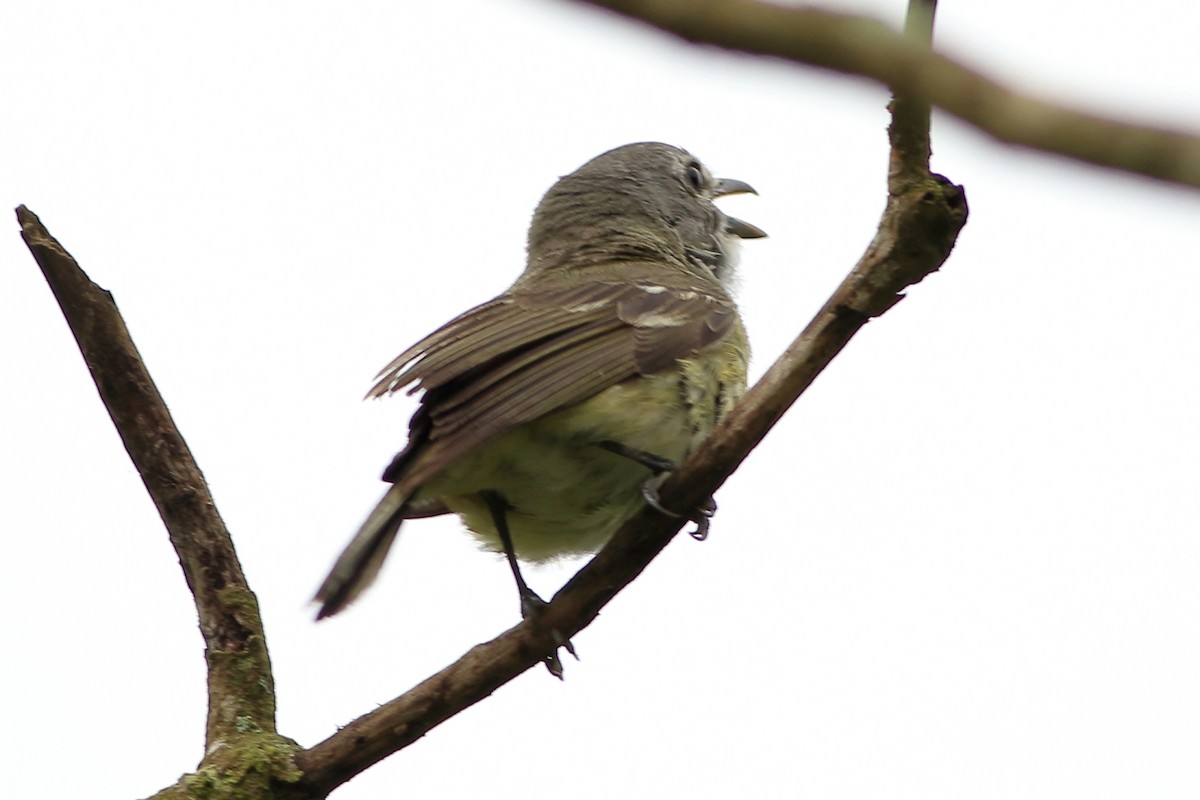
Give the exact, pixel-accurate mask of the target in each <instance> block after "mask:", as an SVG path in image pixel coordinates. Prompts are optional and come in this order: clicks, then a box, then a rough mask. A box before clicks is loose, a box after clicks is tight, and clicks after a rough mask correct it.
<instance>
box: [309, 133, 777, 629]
mask: <svg viewBox="0 0 1200 800" xmlns="http://www.w3.org/2000/svg"><path fill="white" fill-rule="evenodd" d="M742 192H754V190H753V189H752V188H751V187H750V185H749V184H746V183H743V182H742V181H737V180H729V179H724V180H721V179H716V178H713V177H712V175H711V174H710V173H709V171H708V170H707V169H706V168H705V167H704V166H703V165H702V164H701V163H700V162H699V161H698V160H696V158H695V157H694V156H692V155H690V154H689V153H688V152H687V151H685V150H681V149H679V148H677V147H672V146H670V145H666V144H659V143H653V142H650V143H641V144H630V145H626V146H624V147H619V148H617V149H615V150H610V151H609V152H607V153H604V154H603V155H600V156H598V157H596V158H594V159H592V160H591V161H589V162H588V163H586V164H584V165H583V166H582V167H580V168H579V169H577V170H576V171H575V172H572V173H571V174H570V175H567V176H566V177H564V178H561V179H560V180H559V181H558V182H557V183H555V184H554V186H553V187H551V189H550V190H549V191H548V192H547V193H546V195H545V197H543V198H542V201H541V203H540V204H539V205H538V207H537V210H536V211H535V212H534V215H533V222H532V225H531V226H530V229H529V240H528V259H527V263H526V266H525V271H524V272H523V273H522V274H521V276H520V277H519V278H518V279H517V281H516V283H514V284H513V285H512V286H511V287H510V288H509V289H508V290H507V291H505V292H504V293H503V294H501V295H500V296H498V297H496V298H495V299H494V300H490V301H488V302H486V303H484V304H483V305H480V306H476V307H475V308H473V309H471V310H470V311H467V312H466V313H464V314H462V315H461V316H459V317H456V318H455V319H453V320H451V321H450V322H448V323H446V324H445V325H443V326H442V327H441V328H439V329H438V330H436V331H434V332H433V333H431V334H430V335H429V336H426V337H425V338H424V339H422V340H421V341H419V342H417V343H416V344H414V345H413V346H412V347H410V348H408V349H407V350H405V351H404V352H403V353H401V354H400V355H399V356H397V357H396V359H395V360H394V361H392V363H391V364H389V365H388V366H387V367H385V368H384V369H383V371H382V372H380V374H379V376H378V378H379V381H378V383H376V384H375V387H374V388H373V389H372V390H371V391H370V393H369V395H368V396H370V397H383V396H384V395H388V394H391V393H393V392H396V391H399V390H401V389H403V388H405V387H411V388H409V390H408V392H409V394H412V393H414V392H417V391H422V392H423V395H422V397H421V400H420V405H419V407H418V409H417V411H416V413H415V414H414V415H413V417H412V420H411V421H410V422H409V438H408V444H407V446H405V448H404V449H403V450H402V451H400V453H399V454H398V455H397V456H396V457H395V459H394V460H393V461H392V463H391V465H390V466H389V467H388V468H387V470H386V471H385V472H384V474H383V479H384V480H385V481H387V482H389V483H391V484H392V485H391V488H389V489H388V490H387V493H386V494H385V495H384V497H383V500H381V501H380V503H379V505H378V506H377V507H376V508H375V510H374V511H372V512H371V514H370V515H369V516H368V517H367V520H366V522H364V523H363V525H362V527H361V528H360V529H359V531H358V533H357V534H356V535H355V536H354V538H353V540H351V542H350V544H349V545H348V546H347V547H346V549H345V551H344V552H343V553H342V555H341V557H339V558H338V560H337V563H336V564H334V566H333V569H332V571H331V572H330V573H329V576H328V577H327V578H326V579H325V582H324V583H323V584H322V585H321V588H320V590H319V591H318V592H317V596H316V600H317V602H318V603H320V610H319V612H318V615H317V616H318V619H320V618H322V617H327V616H330V615H332V614H336V613H337V612H339V611H341V610H342V609H343V608H345V607H346V606H347V605H348V604H349V603H350V602H351V601H353V600H354V599H355V598H356V597H358V595H359V594H360V593H361V592H362V591H363V590H364V589H365V588H366V587H367V586H369V585H370V583H371V582H372V581H373V580H374V579H375V576H376V575H377V574H378V572H379V568H380V566H381V565H382V563H383V560H384V557H385V556H386V555H387V552H388V549H389V548H390V547H391V545H392V543H393V542H394V541H395V539H396V534H397V532H398V531H399V530H400V525H401V523H402V522H403V521H404V520H405V519H411V518H415V517H427V516H434V515H437V514H443V513H450V512H453V513H455V514H457V515H458V516H459V517H460V518H461V519H462V520H463V522H464V523H465V524H466V527H467V528H468V530H470V532H471V533H472V534H474V535H475V536H476V537H477V538H478V539H480V540H481V541H482V542H483V543H484V544H485V545H486V546H487V547H489V548H491V549H493V550H496V551H499V552H503V553H504V554H505V555H506V557H507V559H508V562H509V565H510V566H511V568H512V571H513V574H514V576H515V577H516V580H517V586H518V590H519V591H520V594H521V610H522V614H523V615H526V616H528V615H529V614H530V613H532V612H534V611H536V609H537V608H538V607H539V606H540V605H542V604H543V601H542V600H541V599H540V598H538V596H537V595H536V594H534V593H533V592H532V591H531V590H530V589H529V587H528V586H527V585H526V584H525V581H524V579H523V578H522V577H521V572H520V569H519V567H518V565H517V560H518V559H520V560H522V561H526V562H531V563H538V562H545V561H547V560H550V559H554V558H556V557H559V556H566V555H573V554H581V553H590V552H594V551H595V550H597V549H599V548H600V547H601V546H602V545H603V544H604V543H605V542H606V541H608V539H609V538H610V537H611V536H612V534H613V533H614V532H615V531H616V530H617V528H619V527H620V526H621V524H622V523H623V522H625V521H626V520H627V519H629V518H630V517H631V516H633V514H634V513H635V512H636V511H637V510H638V509H639V508H640V507H641V506H642V504H643V503H645V502H647V501H650V502H652V503H653V502H654V501H655V497H656V495H655V493H654V487H655V485H656V484H655V483H654V481H655V477H656V476H658V475H661V474H662V473H665V472H667V471H669V470H670V469H671V468H672V467H673V466H674V464H676V463H678V462H679V461H680V460H681V459H683V458H684V456H686V455H687V454H688V453H689V452H690V451H691V450H692V449H693V448H695V447H696V445H697V444H698V443H699V442H700V441H701V440H703V439H704V438H705V437H706V436H707V435H708V434H709V433H710V432H711V431H712V429H713V427H714V426H715V425H716V424H717V422H718V421H719V420H720V419H721V418H722V417H723V416H724V415H725V413H726V412H727V411H728V410H729V409H730V407H731V406H732V405H733V403H734V402H735V401H736V400H737V399H738V397H740V396H741V394H742V393H743V392H744V391H745V388H746V364H747V360H748V358H749V345H748V343H747V341H746V333H745V330H744V329H743V327H742V321H741V318H740V317H739V316H738V311H737V307H736V306H735V305H734V302H733V299H732V298H731V296H730V292H729V283H730V280H731V277H732V273H733V270H734V267H735V265H736V261H737V253H736V250H737V247H736V245H737V239H739V238H742V239H752V238H758V237H761V236H765V235H766V234H765V233H763V232H762V231H761V230H759V229H758V228H756V227H754V226H753V225H750V224H749V223H746V222H742V221H741V220H738V219H735V218H733V217H730V216H727V215H725V214H724V213H722V212H721V211H720V210H719V209H718V208H717V207H716V206H714V205H713V202H712V201H713V199H714V198H717V197H721V196H723V195H729V194H738V193H742ZM668 513H669V512H668ZM564 644H565V643H564Z"/></svg>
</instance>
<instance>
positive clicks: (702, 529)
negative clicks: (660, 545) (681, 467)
mask: <svg viewBox="0 0 1200 800" xmlns="http://www.w3.org/2000/svg"><path fill="white" fill-rule="evenodd" d="M668 474H669V473H663V474H661V475H655V476H653V477H652V478H650V479H649V480H648V481H646V482H645V483H643V484H642V497H643V498H644V499H645V500H646V505H648V506H650V507H651V508H653V509H654V510H655V511H657V512H659V513H660V514H665V515H667V516H668V517H675V518H676V519H678V518H680V517H687V518H688V519H690V520H691V521H692V522H694V523H696V529H695V530H694V531H688V535H689V536H691V537H692V538H693V539H695V540H696V541H698V542H703V541H704V540H705V539H707V538H708V528H709V520H711V519H712V517H713V514H716V513H717V501H716V499H715V498H713V497H709V498H708V499H707V500H705V501H704V503H703V504H701V505H700V507H699V508H697V509H696V510H694V511H693V512H692V513H691V514H678V513H676V512H674V511H672V510H671V509H669V508H667V507H666V506H664V505H663V504H662V502H661V501H660V500H659V497H658V487H659V486H660V485H662V482H663V480H665V479H666V477H667V475H668Z"/></svg>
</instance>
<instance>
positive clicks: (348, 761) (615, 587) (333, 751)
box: [296, 0, 967, 794]
mask: <svg viewBox="0 0 1200 800" xmlns="http://www.w3.org/2000/svg"><path fill="white" fill-rule="evenodd" d="M934 4H935V2H934V0H912V4H911V5H910V8H912V7H913V6H918V8H917V10H916V12H915V14H916V15H917V16H918V17H920V15H922V14H923V15H925V22H923V23H921V22H917V23H914V26H913V35H915V36H924V37H925V38H926V39H927V38H928V36H929V35H930V33H931V31H932V22H933V6H934ZM922 31H923V32H924V33H922ZM922 109H923V110H922ZM892 114H893V124H892V128H891V139H892V159H891V167H890V168H889V198H888V204H887V207H886V209H885V211H884V214H883V218H882V219H881V220H880V223H879V229H878V231H877V233H876V235H875V239H874V241H872V242H871V244H870V246H869V247H868V248H867V252H866V253H865V254H864V255H863V257H862V258H861V259H860V260H859V263H858V264H857V265H856V266H855V268H854V269H853V271H852V272H851V273H850V275H848V276H847V277H846V279H845V280H844V281H843V282H842V284H841V286H839V287H838V289H837V291H836V292H834V294H833V296H832V297H831V298H830V299H829V301H828V302H826V304H825V306H824V308H822V309H821V311H820V312H819V313H818V314H817V316H816V318H815V319H813V321H812V322H810V323H809V325H808V327H807V328H805V330H804V331H803V332H802V333H801V334H800V336H799V337H798V338H797V339H796V340H795V341H794V342H793V343H792V345H791V346H790V347H789V348H788V349H787V351H786V352H785V353H784V354H783V356H781V357H780V358H779V360H778V361H776V362H775V364H774V365H773V366H772V367H771V369H770V370H768V371H767V373H766V375H764V376H763V378H762V380H760V381H759V382H758V383H757V384H756V385H755V386H754V387H753V388H752V389H751V390H750V391H749V392H747V394H746V396H745V397H744V398H743V399H742V401H741V402H740V403H739V404H738V405H737V406H736V407H735V408H734V409H733V410H732V411H731V412H730V414H729V416H728V417H727V418H726V419H725V420H724V422H723V423H722V424H721V425H720V426H719V427H718V429H717V430H716V431H715V432H714V433H713V435H712V436H711V437H709V439H707V440H706V441H705V442H704V444H703V445H702V446H701V447H700V448H699V449H698V450H697V451H696V452H694V453H693V454H692V455H691V456H689V457H688V458H687V459H686V460H685V461H684V463H683V464H681V465H680V467H679V469H677V470H676V471H675V472H674V473H673V474H672V475H671V476H670V478H668V479H667V481H666V482H665V483H664V484H663V486H662V487H661V488H660V491H659V495H660V498H661V500H662V502H663V503H664V504H665V505H666V506H667V507H668V508H698V507H700V505H701V504H702V503H703V502H704V501H705V500H706V499H707V498H708V497H710V496H711V495H712V494H713V493H714V492H715V491H716V490H717V488H718V487H720V485H721V484H722V483H724V481H725V479H726V478H728V477H729V475H731V474H732V473H733V472H734V470H735V469H737V467H738V466H739V465H740V464H741V462H742V461H743V460H744V459H745V458H746V456H747V455H748V454H749V453H750V451H751V450H752V449H753V448H754V447H755V446H756V445H757V444H758V442H759V441H761V440H762V438H763V436H765V435H766V433H767V431H769V430H770V429H771V427H772V426H774V424H775V423H776V422H777V421H778V420H779V418H780V417H781V416H783V413H784V412H785V411H786V410H787V409H788V408H789V407H791V405H792V404H793V403H794V402H795V401H796V399H797V398H798V397H799V396H800V394H801V392H803V391H804V389H806V388H807V387H808V386H809V384H811V383H812V381H813V379H815V378H816V376H817V375H818V374H819V373H820V372H821V370H823V369H824V368H825V366H826V365H827V364H829V362H830V361H832V360H833V358H834V356H836V355H837V354H838V353H839V352H841V350H842V348H843V347H845V346H846V344H847V342H849V340H850V338H851V337H852V336H853V335H854V334H855V333H856V332H857V331H858V329H859V328H861V327H862V326H863V325H865V324H866V323H867V321H868V320H869V319H870V318H871V317H874V316H878V315H879V314H882V313H883V312H885V311H886V310H888V309H889V308H891V307H892V306H893V305H895V304H896V302H897V301H898V300H899V299H900V294H899V293H900V292H901V291H903V290H904V288H905V287H907V286H909V285H911V284H914V283H916V282H918V281H920V280H921V279H922V278H924V277H925V276H926V275H928V274H930V273H932V272H934V271H936V270H937V269H938V268H939V267H940V266H941V265H942V263H943V262H944V261H945V260H946V258H947V257H948V256H949V254H950V250H951V249H952V248H953V246H954V242H955V240H956V238H957V236H958V232H959V231H960V230H961V229H962V226H963V225H964V224H966V218H967V206H966V198H965V195H964V193H963V191H962V188H961V187H958V186H954V185H953V184H951V183H950V181H948V180H946V179H945V178H943V177H941V176H938V175H933V174H931V173H930V172H929V165H928V162H929V111H928V106H927V105H924V104H922V103H921V102H919V101H914V100H912V99H910V98H906V97H904V96H903V95H897V97H896V98H895V100H894V102H893V105H892ZM681 527H682V526H681V524H680V520H678V519H672V518H669V517H667V516H665V515H663V514H661V513H660V512H658V511H655V510H653V509H651V508H649V507H646V508H643V509H642V511H641V512H640V513H638V514H637V516H635V517H634V518H633V519H631V520H630V521H629V522H627V523H626V524H625V525H624V526H623V527H622V528H621V530H620V531H618V532H617V533H616V535H615V536H614V537H613V538H612V540H611V541H610V542H609V543H608V544H607V545H606V546H605V547H604V549H603V550H601V551H600V552H599V553H598V554H597V555H596V557H595V558H593V559H592V560H591V561H590V562H589V563H588V564H587V565H586V566H585V567H584V568H583V569H582V570H580V571H579V573H578V574H576V575H575V577H573V578H572V579H571V580H570V581H569V582H568V583H567V584H566V585H565V586H564V587H563V588H562V589H561V590H560V591H559V592H558V594H556V595H555V596H554V599H553V600H552V601H551V603H550V605H549V607H548V608H547V609H546V610H545V613H544V614H543V615H542V617H541V621H542V623H543V626H544V627H543V630H542V631H538V630H534V629H533V628H532V627H531V625H530V624H529V623H524V622H523V623H521V624H520V625H518V626H516V627H515V628H512V629H510V630H508V631H506V632H505V633H504V634H502V635H501V636H499V637H497V638H496V639H493V640H492V641H490V642H487V643H485V644H481V645H477V646H476V647H474V648H472V649H471V650H470V651H468V652H467V654H466V655H464V656H463V657H462V658H460V659H459V660H458V661H457V662H455V663H454V664H451V665H450V666H449V667H447V668H445V669H443V670H442V671H441V672H438V673H437V674H436V675H433V676H432V677H430V678H428V679H427V680H425V681H423V682H422V683H421V684H419V685H418V686H416V687H414V688H413V689H411V690H410V691H408V692H406V693H405V694H403V695H401V696H400V697H398V698H396V699H395V700H392V701H391V702H389V703H387V704H386V705H383V706H380V707H379V708H377V709H376V710H374V711H372V712H370V713H369V714H365V715H363V716H362V717H359V718H358V719H356V720H354V721H353V722H351V723H350V724H348V725H347V726H346V727H344V728H342V729H341V730H339V731H338V732H337V733H335V734H334V735H332V736H330V737H329V738H328V739H326V740H325V741H323V742H320V743H319V744H317V745H315V746H313V747H312V748H310V749H309V750H307V751H305V752H303V753H300V754H299V755H298V756H297V758H296V763H297V766H298V767H299V768H300V769H301V771H302V772H303V773H304V777H303V779H302V780H301V782H300V784H299V785H300V786H301V787H304V788H305V789H306V790H309V791H312V792H314V793H316V794H320V793H322V792H328V791H330V790H332V789H333V788H335V787H336V786H338V785H340V784H342V783H344V782H345V781H347V780H349V779H350V778H352V777H354V776H355V775H357V774H358V773H360V772H362V771H363V770H365V769H367V768H368V767H370V766H371V765H372V764H375V763H376V762H378V761H381V760H383V759H384V758H386V757H387V756H388V755H391V754H392V753H394V752H396V751H397V750H400V749H401V748H403V747H406V746H407V745H409V744H411V743H412V742H414V741H416V740H417V739H419V738H421V737H422V736H424V735H425V734H426V733H428V732H429V731H430V730H431V729H432V728H434V727H435V726H437V725H439V724H441V723H442V722H444V721H445V720H447V719H449V718H450V717H452V716H454V715H455V714H456V713H458V712H459V711H461V710H462V709H464V708H467V707H469V706H471V705H473V704H475V703H477V702H479V701H480V700H482V699H483V698H485V697H487V696H488V695H489V694H491V693H492V692H493V691H495V690H496V689H497V688H498V687H500V686H502V685H503V684H504V683H507V682H508V681H510V680H512V679H513V678H515V677H516V676H517V675H519V674H520V673H522V672H524V671H525V670H526V669H529V668H530V667H532V666H534V665H535V664H537V663H538V662H539V661H540V660H541V659H540V656H541V654H543V653H545V652H547V650H548V649H549V648H550V647H552V646H553V644H554V642H553V640H552V639H551V638H550V637H549V636H547V634H546V633H545V630H556V631H561V632H563V634H564V635H565V636H566V637H567V638H570V637H571V636H574V635H575V634H576V633H578V632H579V631H580V630H582V629H583V628H585V627H586V626H587V625H588V624H589V623H591V621H592V620H593V619H595V618H596V616H597V615H598V614H599V612H600V610H601V609H602V608H603V607H604V606H605V605H606V604H607V603H608V602H609V601H610V600H611V599H612V598H613V597H615V596H616V595H617V593H618V592H620V591H621V589H623V588H624V587H625V586H626V585H628V584H629V583H630V582H632V581H633V580H634V579H635V578H636V577H637V576H638V575H639V574H641V572H642V570H644V569H645V568H646V566H647V565H649V563H650V561H651V560H652V559H653V558H654V557H655V556H656V555H657V554H658V553H659V551H661V550H662V549H663V548H664V547H665V546H666V545H667V543H668V542H670V540H671V539H672V537H674V535H675V534H676V533H677V532H678V531H679V529H680V528H681Z"/></svg>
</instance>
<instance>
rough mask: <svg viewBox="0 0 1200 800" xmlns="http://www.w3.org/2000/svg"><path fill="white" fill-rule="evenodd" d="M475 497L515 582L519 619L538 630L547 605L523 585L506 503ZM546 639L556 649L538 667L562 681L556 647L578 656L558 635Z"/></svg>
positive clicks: (495, 498) (491, 494)
mask: <svg viewBox="0 0 1200 800" xmlns="http://www.w3.org/2000/svg"><path fill="white" fill-rule="evenodd" d="M479 495H480V497H482V498H483V502H484V503H486V504H487V507H488V511H489V512H490V513H491V515H492V522H493V523H494V524H495V526H496V533H497V534H498V535H499V536H500V544H501V545H502V546H503V547H504V557H505V558H506V559H508V566H509V567H510V568H511V569H512V574H513V578H515V579H516V581H517V592H518V593H519V594H520V595H521V619H527V620H530V622H531V624H532V625H533V626H534V627H535V628H540V627H541V623H540V619H541V615H542V613H543V612H544V611H545V609H546V607H547V605H549V604H548V603H547V602H546V601H545V600H543V599H542V598H541V597H539V596H538V594H537V592H535V591H533V589H530V588H529V584H527V583H526V582H525V576H524V575H522V574H521V567H520V566H519V565H518V564H517V551H516V549H515V548H514V547H513V542H512V534H511V533H509V530H508V503H507V502H506V501H505V499H504V498H503V497H502V496H501V495H499V494H498V493H496V492H492V491H487V490H485V491H482V492H480V493H479ZM550 635H551V636H552V637H553V638H554V643H555V645H556V647H555V650H554V652H552V653H550V654H549V655H546V656H543V657H542V663H543V664H545V665H546V669H547V670H549V671H550V674H551V675H553V676H554V677H556V678H558V679H559V680H562V676H563V666H562V662H561V661H559V659H558V647H562V648H564V649H565V650H566V651H567V652H568V653H570V654H571V655H573V656H575V658H576V659H578V658H579V656H577V655H575V645H573V644H571V640H570V639H567V638H566V637H565V636H563V635H562V634H561V633H559V632H558V631H551V632H550Z"/></svg>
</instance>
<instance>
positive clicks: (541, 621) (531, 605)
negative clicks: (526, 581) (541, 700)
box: [521, 587, 579, 681]
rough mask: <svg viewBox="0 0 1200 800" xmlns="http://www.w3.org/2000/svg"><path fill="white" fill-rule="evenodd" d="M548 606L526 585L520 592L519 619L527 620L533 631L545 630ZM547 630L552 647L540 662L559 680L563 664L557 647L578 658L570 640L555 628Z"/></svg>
mask: <svg viewBox="0 0 1200 800" xmlns="http://www.w3.org/2000/svg"><path fill="white" fill-rule="evenodd" d="M549 606H550V604H549V603H547V602H546V601H545V600H543V599H542V598H541V597H539V596H538V594H537V593H536V592H534V591H533V590H532V589H529V588H528V587H526V588H525V590H524V591H522V592H521V619H524V620H527V621H528V622H529V624H530V625H532V626H533V629H534V630H535V631H538V632H541V631H546V625H545V614H546V609H547V608H549ZM547 632H548V633H549V635H550V638H551V640H552V641H553V642H554V649H553V650H551V651H550V652H549V653H547V654H546V655H544V656H542V664H544V665H545V666H546V669H547V671H549V673H550V674H551V675H553V676H554V677H556V678H558V679H559V680H560V681H561V680H562V679H563V665H562V661H561V660H560V659H559V657H558V650H559V648H562V649H563V650H566V651H567V652H568V653H570V654H571V655H572V656H574V658H575V660H576V661H578V660H579V655H578V654H577V653H576V652H575V645H574V644H572V643H571V640H570V639H568V638H567V637H565V636H563V635H562V633H561V632H559V631H558V630H557V629H556V628H551V629H549V631H547Z"/></svg>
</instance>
